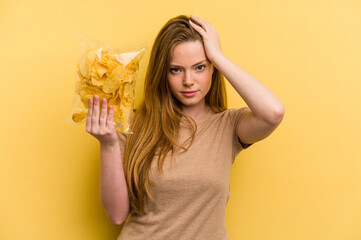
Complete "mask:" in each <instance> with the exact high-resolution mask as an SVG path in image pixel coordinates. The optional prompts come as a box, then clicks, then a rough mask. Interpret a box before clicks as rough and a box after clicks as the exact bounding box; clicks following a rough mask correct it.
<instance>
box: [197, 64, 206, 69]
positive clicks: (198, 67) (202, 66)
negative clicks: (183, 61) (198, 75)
mask: <svg viewBox="0 0 361 240" xmlns="http://www.w3.org/2000/svg"><path fill="white" fill-rule="evenodd" d="M199 67H203V68H202V69H199ZM205 67H206V66H204V65H199V66H198V67H197V69H198V70H203V69H204V68H205Z"/></svg>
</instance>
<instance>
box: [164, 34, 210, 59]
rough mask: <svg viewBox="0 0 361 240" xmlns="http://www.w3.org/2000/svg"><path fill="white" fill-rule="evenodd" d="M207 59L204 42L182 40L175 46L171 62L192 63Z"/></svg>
mask: <svg viewBox="0 0 361 240" xmlns="http://www.w3.org/2000/svg"><path fill="white" fill-rule="evenodd" d="M204 59H207V56H206V53H205V51H204V47H203V44H202V43H201V42H200V41H199V40H197V41H190V42H182V43H179V44H178V45H177V46H175V47H174V50H173V54H172V57H171V61H170V64H175V65H187V64H190V65H192V64H193V63H196V62H200V61H202V60H204Z"/></svg>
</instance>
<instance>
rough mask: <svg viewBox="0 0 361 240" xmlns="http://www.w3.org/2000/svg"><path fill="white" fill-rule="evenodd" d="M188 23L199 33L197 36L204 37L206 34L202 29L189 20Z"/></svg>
mask: <svg viewBox="0 0 361 240" xmlns="http://www.w3.org/2000/svg"><path fill="white" fill-rule="evenodd" d="M189 23H190V24H191V26H192V27H193V28H194V29H195V30H196V31H197V32H199V34H200V35H201V36H202V37H204V36H205V34H206V32H205V31H204V29H203V28H202V27H200V26H198V25H197V24H195V23H194V22H193V21H192V20H189Z"/></svg>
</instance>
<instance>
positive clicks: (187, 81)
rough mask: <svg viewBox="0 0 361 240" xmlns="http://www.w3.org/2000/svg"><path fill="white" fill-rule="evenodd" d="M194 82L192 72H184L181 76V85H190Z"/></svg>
mask: <svg viewBox="0 0 361 240" xmlns="http://www.w3.org/2000/svg"><path fill="white" fill-rule="evenodd" d="M193 84H194V81H193V78H192V73H191V72H190V71H188V72H186V73H185V75H184V77H183V85H184V86H192V85H193Z"/></svg>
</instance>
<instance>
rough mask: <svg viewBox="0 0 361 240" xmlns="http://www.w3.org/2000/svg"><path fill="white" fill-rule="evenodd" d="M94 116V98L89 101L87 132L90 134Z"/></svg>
mask: <svg viewBox="0 0 361 240" xmlns="http://www.w3.org/2000/svg"><path fill="white" fill-rule="evenodd" d="M92 115H93V98H90V99H89V106H88V115H87V117H86V130H87V132H90V131H91V129H92V125H91V122H92Z"/></svg>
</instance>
